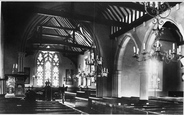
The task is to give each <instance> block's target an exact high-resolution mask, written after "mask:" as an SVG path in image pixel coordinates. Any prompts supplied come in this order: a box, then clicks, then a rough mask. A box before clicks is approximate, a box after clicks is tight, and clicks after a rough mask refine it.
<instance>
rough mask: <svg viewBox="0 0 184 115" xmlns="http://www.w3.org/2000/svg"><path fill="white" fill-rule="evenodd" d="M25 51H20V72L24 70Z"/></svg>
mask: <svg viewBox="0 0 184 115" xmlns="http://www.w3.org/2000/svg"><path fill="white" fill-rule="evenodd" d="M24 57H25V53H24V52H19V54H18V72H24Z"/></svg>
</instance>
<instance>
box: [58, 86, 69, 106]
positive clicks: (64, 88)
mask: <svg viewBox="0 0 184 115" xmlns="http://www.w3.org/2000/svg"><path fill="white" fill-rule="evenodd" d="M67 88H68V87H65V85H64V84H63V87H59V92H60V96H61V99H62V103H63V104H64V102H65V91H67Z"/></svg>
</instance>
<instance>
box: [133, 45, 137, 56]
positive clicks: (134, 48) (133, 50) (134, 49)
mask: <svg viewBox="0 0 184 115" xmlns="http://www.w3.org/2000/svg"><path fill="white" fill-rule="evenodd" d="M133 51H134V54H135V53H136V51H135V46H134V47H133Z"/></svg>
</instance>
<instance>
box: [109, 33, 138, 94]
mask: <svg viewBox="0 0 184 115" xmlns="http://www.w3.org/2000/svg"><path fill="white" fill-rule="evenodd" d="M120 39H121V40H120V43H119V44H118V47H117V50H116V55H115V62H114V66H115V68H116V71H115V73H114V80H115V81H114V82H113V84H114V85H113V90H114V91H113V96H117V97H132V96H135V97H139V95H140V94H139V93H140V90H139V89H140V88H139V87H140V83H139V81H140V80H139V79H140V76H139V75H138V72H139V69H138V63H137V61H136V59H135V60H134V58H133V57H132V56H133V46H135V47H137V48H138V44H137V42H136V41H135V39H134V38H133V37H132V35H131V34H130V33H127V34H125V35H123V36H121V38H120ZM131 50H132V51H131ZM130 57H131V58H132V59H131V58H130ZM127 60H132V61H127ZM126 66H127V67H126ZM132 70H135V73H134V72H130V71H132ZM133 82H136V83H133ZM130 84H134V85H131V86H130ZM129 86H130V87H129ZM126 87H129V88H126ZM127 89H129V91H128V90H127Z"/></svg>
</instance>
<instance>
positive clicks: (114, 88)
mask: <svg viewBox="0 0 184 115" xmlns="http://www.w3.org/2000/svg"><path fill="white" fill-rule="evenodd" d="M120 73H121V71H119V70H116V71H115V73H114V75H113V78H112V97H118V91H119V90H120V89H119V84H120V83H119V78H120Z"/></svg>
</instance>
